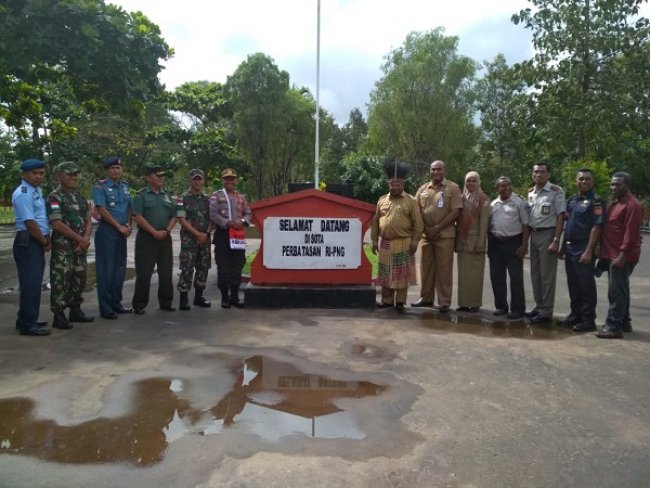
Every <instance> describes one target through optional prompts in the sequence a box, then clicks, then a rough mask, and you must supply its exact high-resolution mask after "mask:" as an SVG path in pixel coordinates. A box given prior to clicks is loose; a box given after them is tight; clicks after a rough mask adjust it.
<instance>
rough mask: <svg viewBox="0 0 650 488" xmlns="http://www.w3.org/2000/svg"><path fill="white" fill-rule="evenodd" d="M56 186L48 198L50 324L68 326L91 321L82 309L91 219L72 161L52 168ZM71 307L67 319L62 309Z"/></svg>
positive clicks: (77, 168) (77, 170)
mask: <svg viewBox="0 0 650 488" xmlns="http://www.w3.org/2000/svg"><path fill="white" fill-rule="evenodd" d="M54 172H55V173H56V175H57V177H58V180H59V186H58V187H57V188H56V189H55V190H54V191H53V192H52V193H50V194H49V195H48V197H47V216H48V217H49V219H50V224H51V226H52V255H51V258H50V284H51V287H52V291H51V293H50V306H51V309H52V313H53V314H54V319H53V320H52V327H55V328H57V329H71V328H72V324H71V323H70V322H92V321H93V320H94V319H95V317H89V316H87V315H86V314H85V313H84V312H83V311H82V310H81V303H82V302H83V297H82V293H83V291H84V288H85V287H86V277H87V271H88V262H87V261H86V254H87V252H88V248H89V247H90V233H91V232H92V222H91V219H90V209H89V207H88V202H87V201H86V198H85V197H84V196H83V195H81V194H80V193H79V192H77V184H78V183H79V167H78V166H77V165H76V164H75V163H73V162H71V161H66V162H64V163H60V164H59V165H57V166H56V167H55V168H54ZM66 308H70V316H69V318H68V317H66V316H65V309H66Z"/></svg>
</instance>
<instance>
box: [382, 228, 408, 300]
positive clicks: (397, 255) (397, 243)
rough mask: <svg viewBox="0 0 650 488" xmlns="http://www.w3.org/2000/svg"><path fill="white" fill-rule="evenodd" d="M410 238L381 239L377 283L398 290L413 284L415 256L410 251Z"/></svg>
mask: <svg viewBox="0 0 650 488" xmlns="http://www.w3.org/2000/svg"><path fill="white" fill-rule="evenodd" d="M410 247H411V238H410V237H407V238H405V239H392V240H388V239H381V241H380V243H379V272H378V276H377V284H378V285H380V286H383V287H386V288H393V289H396V290H399V289H401V288H408V286H409V285H415V283H416V278H415V256H414V255H413V254H411V252H410V250H409V249H410Z"/></svg>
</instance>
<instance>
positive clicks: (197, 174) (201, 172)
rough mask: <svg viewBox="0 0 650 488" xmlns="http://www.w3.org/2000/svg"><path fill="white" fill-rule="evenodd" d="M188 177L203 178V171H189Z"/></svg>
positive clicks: (196, 169)
mask: <svg viewBox="0 0 650 488" xmlns="http://www.w3.org/2000/svg"><path fill="white" fill-rule="evenodd" d="M189 175H190V178H191V179H194V178H196V177H197V176H200V177H201V178H205V173H204V172H203V170H202V169H198V168H194V169H191V170H190V173H189Z"/></svg>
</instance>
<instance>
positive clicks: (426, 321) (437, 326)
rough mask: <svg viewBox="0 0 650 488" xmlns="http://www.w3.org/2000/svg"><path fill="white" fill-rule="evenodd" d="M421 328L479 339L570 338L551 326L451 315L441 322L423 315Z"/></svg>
mask: <svg viewBox="0 0 650 488" xmlns="http://www.w3.org/2000/svg"><path fill="white" fill-rule="evenodd" d="M421 318H422V326H423V327H426V328H427V329H431V330H435V331H438V332H450V333H458V334H471V335H476V336H481V337H501V338H515V339H527V340H551V341H554V340H561V339H566V338H568V337H572V336H573V335H574V334H573V333H572V332H571V331H570V330H569V329H564V328H561V327H552V326H544V327H539V326H533V325H528V324H525V323H524V322H521V321H520V322H490V321H485V320H481V319H478V318H471V317H463V318H462V320H459V317H458V316H457V315H453V314H452V315H451V316H450V317H449V319H448V320H442V319H440V318H439V316H438V315H437V314H433V313H423V314H422V315H421Z"/></svg>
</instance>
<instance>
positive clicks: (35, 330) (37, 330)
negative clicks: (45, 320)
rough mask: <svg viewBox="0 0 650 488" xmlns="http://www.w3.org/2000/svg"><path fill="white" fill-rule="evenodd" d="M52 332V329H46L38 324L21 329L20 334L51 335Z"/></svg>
mask: <svg viewBox="0 0 650 488" xmlns="http://www.w3.org/2000/svg"><path fill="white" fill-rule="evenodd" d="M50 333H51V331H50V329H46V328H45V327H39V326H38V325H34V326H32V327H26V328H22V329H20V335H24V336H46V335H50Z"/></svg>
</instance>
